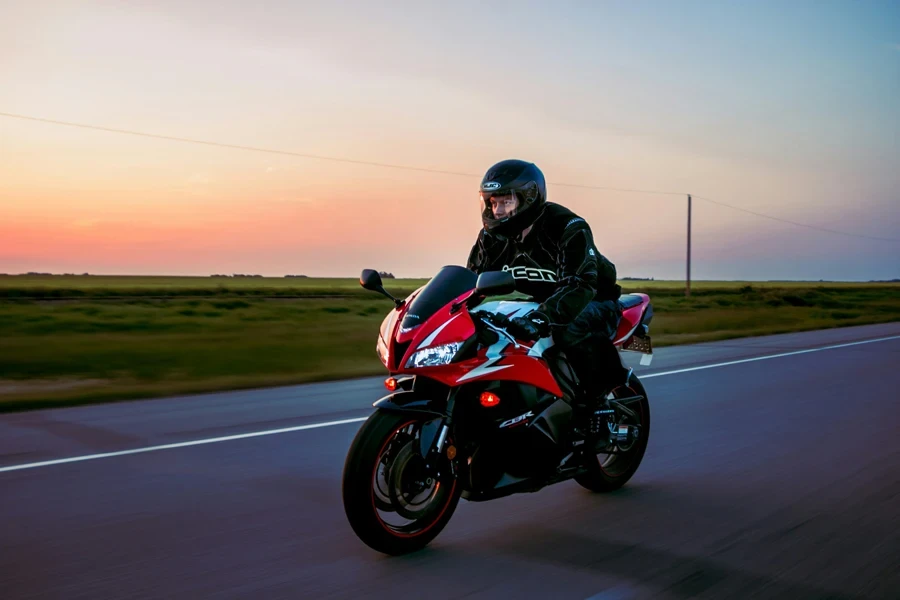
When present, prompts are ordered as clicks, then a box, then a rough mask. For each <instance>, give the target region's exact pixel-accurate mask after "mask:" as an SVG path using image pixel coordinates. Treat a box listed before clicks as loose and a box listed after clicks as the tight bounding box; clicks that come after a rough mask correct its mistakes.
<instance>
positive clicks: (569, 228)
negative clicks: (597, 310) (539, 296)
mask: <svg viewBox="0 0 900 600" xmlns="http://www.w3.org/2000/svg"><path fill="white" fill-rule="evenodd" d="M557 264H558V271H559V281H558V287H557V289H556V291H555V292H554V293H553V294H552V295H551V296H550V297H549V298H547V300H545V301H544V302H543V303H541V305H540V307H539V308H538V310H539V311H541V312H542V313H544V314H545V315H546V316H547V317H548V318H549V319H550V323H551V324H553V325H568V324H569V323H571V322H572V321H573V320H574V319H575V317H577V316H578V315H579V314H580V313H581V311H582V310H584V308H585V307H586V306H587V305H588V304H589V303H590V302H591V300H593V299H594V298H595V297H598V296H599V297H603V298H608V299H617V298H618V297H619V295H620V294H621V288H619V286H618V285H616V267H615V265H614V264H613V263H611V262H610V261H609V260H608V259H607V258H606V257H605V256H603V255H601V254H600V253H599V252H598V251H597V248H596V247H595V246H594V237H593V234H592V233H591V228H590V226H589V225H588V224H587V223H586V222H585V221H584V219H581V218H577V219H572V220H571V221H569V223H568V224H567V225H566V227H565V229H564V230H563V232H562V235H561V237H560V241H559V250H558V255H557ZM598 292H599V293H598Z"/></svg>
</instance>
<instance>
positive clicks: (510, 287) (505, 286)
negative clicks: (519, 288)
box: [475, 271, 516, 296]
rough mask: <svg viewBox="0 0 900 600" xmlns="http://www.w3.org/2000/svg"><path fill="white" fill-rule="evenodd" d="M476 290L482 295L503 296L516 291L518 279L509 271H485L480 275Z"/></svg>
mask: <svg viewBox="0 0 900 600" xmlns="http://www.w3.org/2000/svg"><path fill="white" fill-rule="evenodd" d="M475 291H476V292H477V293H478V294H481V295H482V296H502V295H504V294H511V293H513V292H514V291H516V280H515V279H514V278H513V276H512V273H510V272H509V271H485V272H484V273H482V274H481V275H479V276H478V281H477V282H476V283H475Z"/></svg>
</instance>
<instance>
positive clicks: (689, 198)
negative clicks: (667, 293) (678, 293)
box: [684, 194, 691, 298]
mask: <svg viewBox="0 0 900 600" xmlns="http://www.w3.org/2000/svg"><path fill="white" fill-rule="evenodd" d="M684 295H685V296H687V297H688V298H689V297H690V296H691V195H690V194H688V223H687V287H686V288H684Z"/></svg>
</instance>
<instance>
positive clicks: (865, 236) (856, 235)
mask: <svg viewBox="0 0 900 600" xmlns="http://www.w3.org/2000/svg"><path fill="white" fill-rule="evenodd" d="M694 198H695V199H697V200H705V201H706V202H712V203H713V204H718V205H719V206H725V207H728V208H733V209H734V210H739V211H741V212H745V213H749V214H751V215H756V216H757V217H762V218H764V219H771V220H773V221H780V222H782V223H789V224H791V225H796V226H797V227H806V228H807V229H815V230H816V231H825V232H827V233H836V234H838V235H846V236H850V237H857V238H864V239H867V240H878V241H882V242H900V239H897V238H885V237H876V236H873V235H865V234H861V233H848V232H846V231H838V230H837V229H828V228H826V227H817V226H815V225H807V224H805V223H798V222H796V221H790V220H788V219H782V218H781V217H773V216H770V215H764V214H763V213H758V212H755V211H752V210H748V209H746V208H740V207H738V206H732V205H731V204H725V203H724V202H718V201H717V200H711V199H710V198H703V197H702V196H694Z"/></svg>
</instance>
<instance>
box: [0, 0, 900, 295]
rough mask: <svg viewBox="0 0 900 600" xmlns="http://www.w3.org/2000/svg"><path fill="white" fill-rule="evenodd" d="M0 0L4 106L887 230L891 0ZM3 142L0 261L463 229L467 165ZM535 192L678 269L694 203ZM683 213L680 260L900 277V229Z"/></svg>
mask: <svg viewBox="0 0 900 600" xmlns="http://www.w3.org/2000/svg"><path fill="white" fill-rule="evenodd" d="M0 14H2V15H3V16H4V17H5V18H3V19H0V58H2V60H0V77H2V78H3V80H4V81H5V82H8V83H10V84H11V85H9V86H8V88H7V89H9V90H10V93H8V94H4V98H3V99H2V100H0V112H9V113H18V114H26V115H33V116H38V117H46V118H55V119H61V120H69V121H75V122H81V123H93V124H97V125H103V126H108V127H119V128H123V129H134V130H140V131H148V132H152V133H160V134H164V135H176V136H182V137H187V138H196V139H208V140H215V141H221V142H226V143H234V144H245V145H252V146H259V147H269V148H278V149H286V150H293V151H297V152H307V153H312V154H322V155H328V156H336V157H346V158H353V159H360V160H369V161H375V162H384V163H396V164H406V165H413V166H422V167H429V168H437V169H446V170H451V171H460V172H465V173H473V174H477V173H481V172H483V171H484V170H485V169H486V168H487V167H488V166H489V165H490V164H492V163H493V162H496V161H498V160H501V159H504V158H508V157H518V158H526V159H530V160H534V161H535V162H537V163H538V165H539V166H541V168H542V169H543V170H544V172H545V173H546V175H547V178H548V180H549V181H551V182H570V183H584V184H593V185H598V186H604V187H617V188H636V189H642V190H643V189H658V190H673V191H679V192H691V193H693V194H695V195H698V196H705V197H709V198H712V199H716V200H719V201H721V202H726V203H729V204H733V205H735V206H740V207H743V208H746V209H749V210H753V211H757V212H763V213H767V214H771V215H775V216H778V217H781V218H785V219H789V220H793V221H799V222H803V223H809V224H810V225H815V226H818V227H824V228H830V229H839V230H843V231H848V232H853V233H861V234H867V235H871V236H876V237H890V238H900V175H898V169H897V166H898V165H900V148H898V140H900V108H898V107H900V3H897V2H880V3H877V2H865V3H851V2H790V3H776V2H752V3H751V2H680V3H670V2H631V3H624V2H622V3H612V2H555V3H552V4H551V3H543V2H503V3H499V2H494V3H483V2H478V3H476V2H459V3H454V4H453V5H452V6H451V5H447V4H446V3H421V2H382V3H370V2H349V3H348V2H342V3H331V4H327V5H325V4H312V3H309V4H299V3H285V2H274V1H262V2H257V3H254V4H253V5H252V6H251V5H247V4H246V3H244V2H237V1H235V0H222V1H217V2H212V1H210V0H198V1H196V2H191V3H181V2H175V1H163V0H160V1H158V2H149V1H148V2H145V3H132V4H129V5H127V6H124V7H123V6H116V5H112V4H109V3H100V2H80V3H71V2H63V1H55V2H54V1H53V0H51V1H50V2H48V3H46V4H44V3H42V4H41V6H40V7H36V6H30V5H26V4H21V3H15V2H11V1H9V0H0ZM0 138H2V139H4V140H5V142H4V143H3V144H2V145H0V159H3V160H0V182H2V183H0V216H3V217H5V218H3V219H0V221H2V222H4V223H5V225H0V234H2V235H0V238H2V239H5V240H6V241H5V242H0V261H2V262H3V263H5V264H6V267H3V268H0V271H8V272H17V271H18V270H41V271H46V270H51V271H53V270H55V271H61V270H67V271H79V272H83V271H91V272H117V273H128V272H134V273H145V272H154V273H184V274H189V273H199V274H205V273H208V272H232V271H234V272H247V271H253V272H260V273H265V274H276V275H277V274H282V273H297V272H304V273H308V274H315V275H340V276H352V275H354V274H356V273H357V272H358V271H359V269H360V268H362V267H364V266H373V267H375V268H379V269H383V270H388V271H392V272H394V273H396V274H398V275H401V276H404V275H405V276H428V275H429V274H431V273H433V272H434V271H435V270H436V269H437V268H439V267H440V266H442V265H444V264H450V263H459V262H460V261H462V260H464V258H465V256H466V255H467V253H468V249H469V247H470V246H471V243H472V240H473V239H474V237H475V235H476V233H477V229H478V226H479V223H478V219H477V211H476V210H475V197H474V192H473V190H474V189H475V188H476V186H477V177H475V178H472V179H466V178H460V177H451V176H441V175H423V174H419V173H413V172H405V171H395V170H384V169H381V170H379V169H376V168H372V167H364V166H358V165H357V166H353V165H347V164H341V163H330V162H324V161H314V160H309V159H300V158H291V157H273V156H271V155H261V154H253V153H247V152H240V151H236V150H224V149H214V148H209V147H202V146H196V145H190V144H182V145H178V144H175V143H173V142H164V141H158V140H148V139H147V138H134V137H128V136H116V135H113V134H109V133H101V132H91V131H86V130H73V129H69V128H64V127H58V126H51V125H46V124H37V123H34V122H24V121H15V120H10V119H2V118H0ZM422 198H427V199H428V200H429V201H430V202H431V204H430V205H427V208H425V209H424V210H423V206H426V204H423V202H422ZM550 198H551V200H554V201H557V202H561V203H563V204H566V205H568V206H570V207H571V208H572V209H573V210H576V212H579V213H580V214H583V215H584V216H585V217H586V218H587V219H588V221H589V222H590V223H591V224H592V227H593V228H594V231H595V237H596V238H597V241H598V245H599V247H600V249H601V251H602V252H603V253H604V254H606V255H608V256H609V257H610V258H611V259H612V260H613V262H615V263H616V264H617V266H618V267H619V272H620V274H622V275H633V276H654V277H657V278H677V277H681V276H682V274H683V256H684V213H685V210H684V199H682V198H677V197H672V196H653V195H646V194H626V193H617V192H610V191H598V190H595V191H584V190H575V189H572V188H565V187H560V186H553V185H551V187H550ZM411 206H414V207H416V208H415V210H414V211H410V209H409V207H411ZM260 207H265V208H260ZM48 216H49V217H50V218H48ZM694 217H695V222H694V227H695V228H694V243H695V251H694V259H695V264H694V270H693V274H694V276H695V277H697V278H704V277H705V278H727V279H743V278H753V279H767V278H798V279H799V278H803V279H882V278H893V277H900V271H898V264H900V260H898V258H900V244H898V243H890V242H879V241H875V240H866V239H854V238H850V237H845V236H839V235H834V234H827V233H822V232H817V231H813V230H809V229H802V228H797V227H794V226H790V225H786V224H784V223H779V222H774V221H768V220H765V219H760V218H758V217H755V216H752V215H749V214H746V213H741V212H737V211H732V210H729V209H726V208H723V207H720V206H716V205H712V204H708V203H704V202H702V201H699V200H698V201H696V202H695V205H694ZM251 222H252V223H254V226H253V227H249V225H248V223H251ZM399 223H402V230H403V232H404V236H391V239H389V240H385V239H383V237H379V232H381V231H384V230H386V229H391V228H393V229H396V228H397V227H398V224H399ZM438 224H439V226H438ZM4 227H5V228H4ZM636 230H640V231H641V232H642V234H641V235H640V236H637V237H636V236H635V235H634V231H636ZM236 237H239V238H240V239H242V240H243V243H242V244H240V245H237V246H236V245H235V244H233V243H232V240H234V239H235V238H236ZM136 238H140V243H138V242H135V241H134V240H135V239H136ZM42 239H43V240H47V239H53V240H54V244H53V245H52V246H47V244H46V243H44V244H41V243H40V240H42ZM154 240H165V245H166V252H154V251H153V247H154ZM198 240H200V241H198ZM423 245H426V246H423ZM410 247H415V248H422V247H427V248H428V250H427V251H425V252H410V250H409V249H410ZM111 248H112V251H110V249H111ZM169 252H170V253H171V254H169ZM176 257H177V258H176ZM361 261H362V262H367V264H366V265H362V264H361ZM369 262H371V263H372V264H369ZM376 263H377V264H376Z"/></svg>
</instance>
